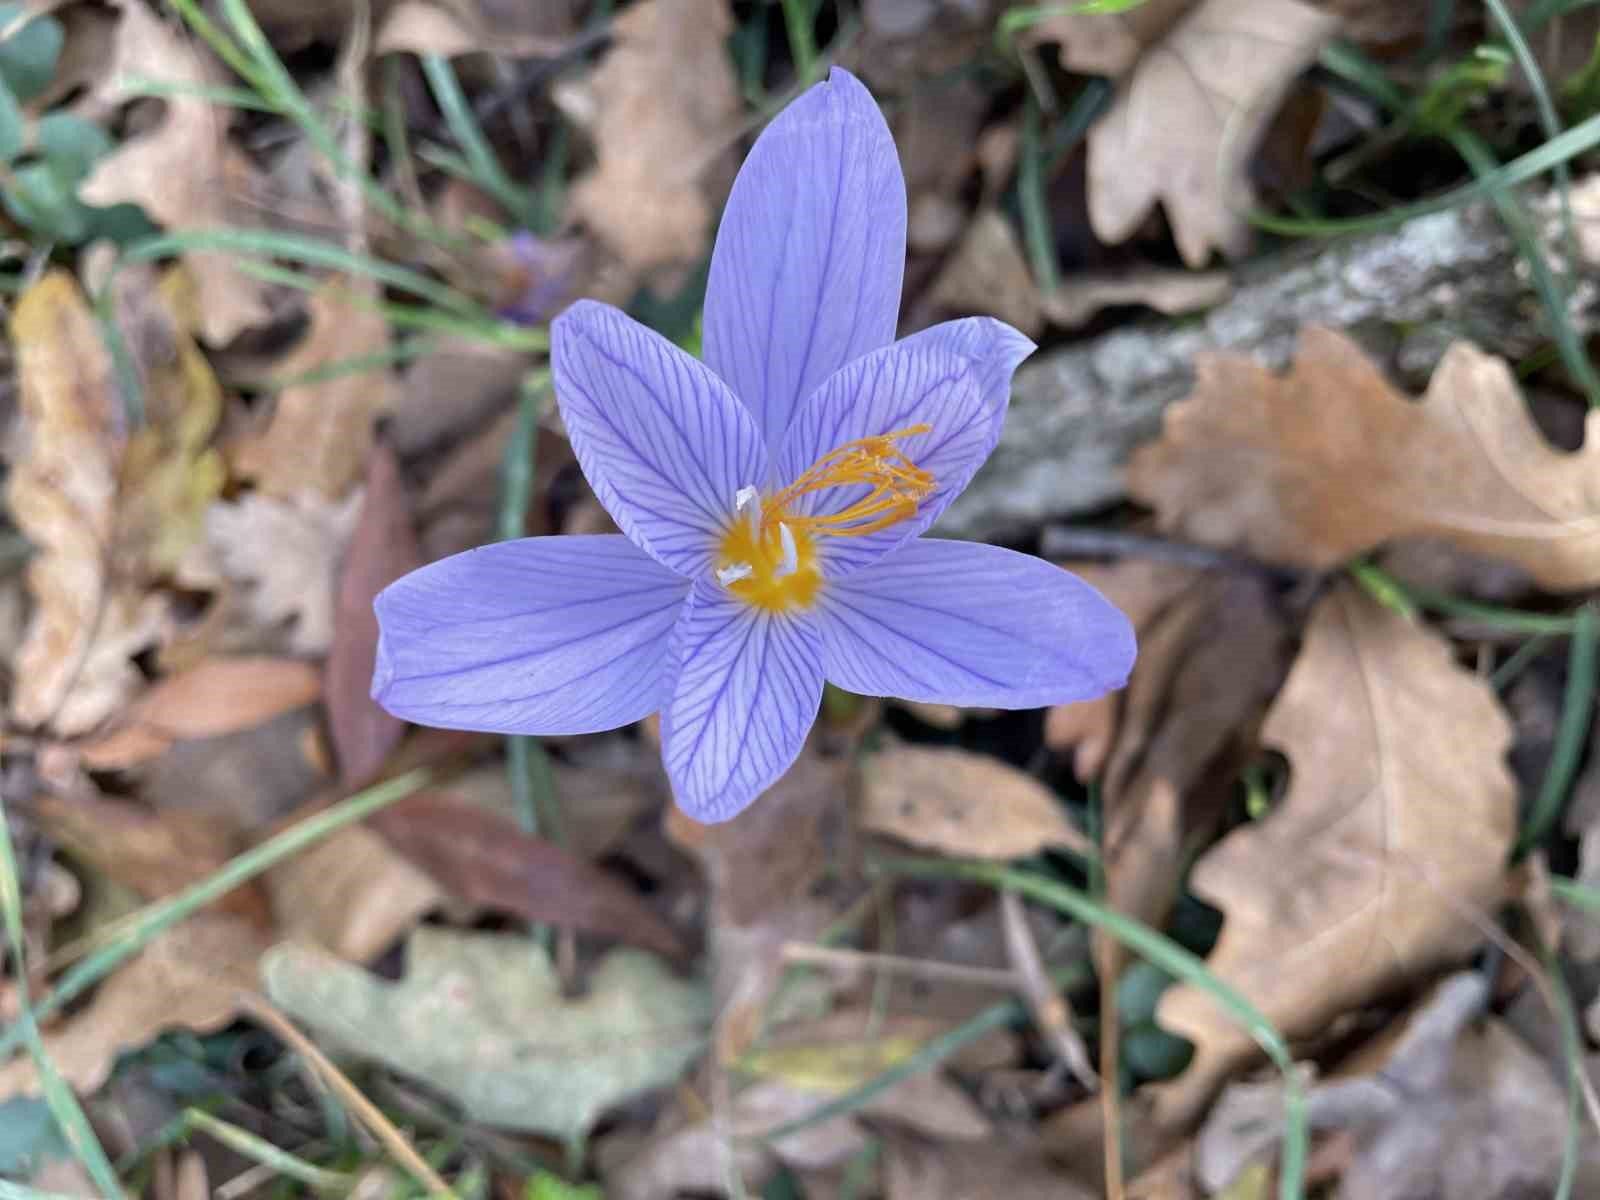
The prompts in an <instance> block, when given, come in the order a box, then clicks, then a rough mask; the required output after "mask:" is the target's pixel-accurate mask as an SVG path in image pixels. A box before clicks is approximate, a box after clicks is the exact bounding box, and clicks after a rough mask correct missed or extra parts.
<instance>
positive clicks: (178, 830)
mask: <svg viewBox="0 0 1600 1200" xmlns="http://www.w3.org/2000/svg"><path fill="white" fill-rule="evenodd" d="M30 811H31V812H32V813H33V815H34V819H35V820H37V822H38V824H39V828H40V829H42V830H44V831H45V832H47V833H48V834H49V835H50V837H51V838H52V839H53V840H54V841H56V842H58V843H60V845H61V846H63V847H64V848H66V849H67V850H69V851H71V853H72V854H73V856H74V857H75V858H76V859H78V860H80V861H81V862H82V863H84V864H87V865H88V866H89V867H91V868H93V869H94V870H96V871H98V872H100V873H101V874H102V875H104V876H105V877H106V878H108V879H110V880H113V881H114V882H116V883H118V884H121V885H122V886H124V887H127V888H131V889H132V890H133V891H134V892H136V893H138V895H139V896H140V897H142V898H143V899H145V900H160V899H163V898H165V897H167V896H171V895H173V894H174V893H176V892H179V891H182V890H183V889H184V888H186V887H188V886H190V885H191V884H195V883H199V882H200V881H201V880H202V879H205V878H207V877H208V876H210V875H213V874H215V873H216V872H217V871H219V870H221V869H222V867H223V866H224V865H225V864H226V863H227V862H228V860H229V859H231V858H232V857H233V856H234V854H235V853H236V852H237V851H238V849H239V846H238V845H237V844H236V842H235V841H234V839H233V837H232V836H231V834H230V832H229V830H228V829H227V828H226V826H225V825H224V824H223V823H222V822H221V821H218V820H216V819H215V818H211V817H207V816H206V815H204V814H201V813H188V812H152V811H150V810H149V809H146V808H144V807H142V806H140V805H137V804H133V803H131V802H129V801H126V800H114V799H112V798H110V797H108V796H104V795H101V794H100V793H99V792H98V791H96V790H95V788H94V786H93V785H92V784H90V783H89V782H88V781H87V780H80V781H78V782H77V784H76V785H75V786H73V787H72V789H71V791H70V793H67V794H60V793H57V792H54V791H43V792H39V793H37V794H36V795H35V796H34V799H33V803H32V805H31V809H30ZM215 909H216V911H219V912H226V913H231V914H232V915H234V916H236V917H240V918H242V919H243V920H245V921H248V922H249V923H250V924H251V925H252V926H254V927H255V928H257V929H267V928H269V927H270V926H271V924H272V921H271V917H270V914H269V913H268V911H267V903H266V896H265V894H264V893H263V892H262V891H261V889H260V887H259V886H258V885H256V884H253V883H252V884H247V885H245V886H243V887H239V888H235V889H234V890H233V891H230V892H229V893H228V894H227V895H225V896H223V897H222V898H221V899H220V900H218V901H217V902H216V905H215Z"/></svg>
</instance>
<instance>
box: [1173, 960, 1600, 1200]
mask: <svg viewBox="0 0 1600 1200" xmlns="http://www.w3.org/2000/svg"><path fill="white" fill-rule="evenodd" d="M1487 999H1488V993H1487V987H1486V985H1485V982H1484V979H1483V977H1482V976H1481V975H1477V974H1472V973H1465V972H1464V973H1461V974H1458V975H1453V976H1450V977H1449V978H1447V979H1445V980H1444V981H1442V982H1441V983H1440V984H1439V985H1438V986H1437V987H1435V988H1434V989H1432V991H1431V992H1430V993H1429V995H1428V996H1427V997H1425V998H1424V1000H1423V1001H1422V1002H1420V1003H1419V1004H1418V1005H1417V1006H1416V1007H1415V1008H1414V1009H1413V1010H1412V1011H1411V1012H1410V1013H1408V1014H1406V1015H1405V1016H1404V1017H1403V1018H1402V1019H1401V1021H1399V1022H1397V1023H1396V1025H1395V1027H1393V1028H1392V1029H1391V1030H1389V1031H1386V1032H1385V1034H1384V1035H1383V1036H1382V1038H1381V1039H1380V1043H1381V1044H1379V1045H1375V1046H1372V1047H1368V1048H1366V1049H1364V1050H1363V1051H1361V1052H1360V1053H1358V1054H1357V1056H1356V1061H1354V1062H1353V1063H1351V1064H1349V1065H1348V1066H1347V1067H1346V1068H1344V1069H1342V1070H1341V1071H1340V1073H1339V1074H1338V1075H1337V1076H1335V1077H1334V1078H1331V1079H1329V1080H1327V1081H1326V1082H1323V1083H1319V1084H1317V1085H1315V1086H1314V1087H1312V1088H1311V1089H1310V1090H1309V1092H1308V1094H1307V1097H1306V1099H1307V1107H1308V1117H1309V1119H1310V1121H1311V1124H1312V1127H1313V1128H1315V1129H1317V1130H1318V1131H1319V1132H1326V1133H1337V1132H1343V1133H1344V1134H1346V1135H1347V1136H1348V1137H1350V1138H1351V1140H1352V1142H1353V1153H1352V1155H1351V1157H1350V1161H1349V1163H1348V1165H1346V1167H1345V1169H1344V1171H1343V1172H1342V1178H1341V1179H1340V1183H1339V1188H1338V1191H1337V1193H1336V1195H1337V1196H1338V1197H1340V1198H1341V1200H1361V1198H1363V1197H1368V1196H1448V1197H1450V1198H1451V1200H1503V1198H1504V1197H1508V1196H1544V1195H1554V1194H1556V1191H1557V1180H1558V1179H1559V1177H1560V1174H1561V1155H1562V1142H1563V1140H1564V1137H1565V1134H1566V1124H1567V1112H1566V1096H1565V1095H1564V1094H1563V1091H1562V1088H1561V1087H1560V1085H1558V1084H1557V1082H1556V1080H1555V1079H1554V1078H1552V1076H1551V1074H1550V1071H1549V1069H1548V1067H1547V1066H1546V1065H1545V1064H1544V1063H1543V1062H1542V1061H1540V1059H1539V1057H1538V1055H1537V1054H1535V1053H1534V1052H1533V1050H1531V1049H1530V1048H1529V1047H1528V1046H1527V1045H1525V1044H1524V1043H1523V1042H1521V1041H1520V1040H1519V1039H1518V1038H1517V1037H1516V1035H1515V1034H1513V1033H1512V1032H1511V1031H1510V1029H1509V1028H1508V1027H1507V1026H1506V1025H1505V1024H1504V1023H1503V1022H1501V1021H1500V1020H1498V1019H1496V1018H1494V1017H1486V1016H1485V1014H1484V1010H1485V1005H1486V1001H1487ZM1282 1128H1283V1085H1282V1083H1281V1082H1280V1081H1276V1080H1274V1081H1271V1082H1266V1083H1259V1084H1234V1085H1231V1086H1230V1087H1229V1088H1228V1089H1227V1091H1225V1092H1224V1093H1223V1095H1222V1097H1221V1099H1220V1100H1219V1101H1218V1102H1217V1104H1216V1106H1215V1107H1214V1108H1213V1109H1212V1112H1211V1115H1210V1116H1209V1117H1208V1118H1207V1120H1206V1124H1205V1127H1204V1128H1203V1129H1202V1130H1201V1132H1200V1135H1199V1137H1198V1139H1197V1140H1196V1144H1195V1164H1196V1169H1197V1170H1196V1173H1197V1175H1198V1177H1199V1182H1200V1184H1201V1186H1202V1187H1203V1188H1204V1190H1205V1191H1206V1193H1207V1194H1211V1195H1215V1194H1218V1193H1220V1192H1222V1191H1223V1189H1225V1188H1226V1187H1227V1186H1228V1185H1229V1182H1230V1181H1232V1180H1236V1179H1238V1178H1239V1177H1240V1176H1241V1175H1242V1174H1243V1173H1244V1172H1245V1171H1247V1170H1248V1169H1249V1165H1250V1164H1252V1163H1256V1164H1260V1165H1263V1166H1264V1165H1266V1163H1265V1162H1264V1161H1263V1160H1267V1161H1270V1159H1269V1156H1270V1154H1271V1152H1272V1150H1273V1149H1274V1148H1275V1146H1276V1144H1277V1142H1278V1140H1279V1138H1280V1137H1281V1134H1282ZM1588 1157H1589V1160H1590V1161H1589V1162H1588V1163H1586V1164H1584V1165H1583V1166H1582V1167H1580V1174H1579V1182H1578V1183H1577V1186H1576V1187H1575V1188H1574V1189H1573V1194H1574V1195H1588V1194H1590V1192H1591V1191H1592V1190H1593V1188H1594V1187H1595V1186H1596V1184H1597V1182H1600V1175H1597V1172H1596V1168H1597V1166H1600V1163H1596V1162H1595V1160H1594V1158H1593V1155H1589V1156H1588Z"/></svg>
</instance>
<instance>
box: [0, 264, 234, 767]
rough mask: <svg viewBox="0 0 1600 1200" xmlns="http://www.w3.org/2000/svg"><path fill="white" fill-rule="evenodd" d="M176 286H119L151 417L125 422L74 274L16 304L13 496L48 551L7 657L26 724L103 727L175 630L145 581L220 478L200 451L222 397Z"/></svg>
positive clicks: (164, 568) (187, 535)
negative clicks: (140, 658)
mask: <svg viewBox="0 0 1600 1200" xmlns="http://www.w3.org/2000/svg"><path fill="white" fill-rule="evenodd" d="M181 293H182V283H181V277H180V276H177V275H169V276H168V279H167V281H166V282H164V283H162V284H161V285H160V286H159V287H151V288H149V289H147V290H145V291H144V292H143V294H142V295H139V296H137V297H132V298H130V297H128V296H119V301H122V300H128V301H129V303H126V304H124V303H119V305H118V309H119V312H118V316H119V324H120V325H121V326H122V333H123V335H124V337H125V338H126V340H127V342H128V344H129V346H130V358H131V360H132V365H133V368H134V370H135V371H136V372H137V373H138V375H139V382H140V391H141V394H142V397H143V400H144V409H145V418H146V419H145V422H144V423H143V424H142V425H141V426H140V427H139V428H138V429H137V430H136V431H135V432H133V433H131V434H130V433H129V432H128V428H127V421H126V416H125V413H124V410H123V396H122V392H121V389H120V388H119V387H118V386H117V383H116V380H115V375H114V371H113V366H112V359H111V355H110V352H109V350H108V349H107V347H106V345H105V343H104V341H103V339H102V334H101V330H100V328H99V326H98V324H97V322H96V319H95V317H94V314H93V313H92V312H91V311H90V308H89V305H88V303H87V301H86V300H85V299H84V296H83V294H82V292H81V291H79V289H78V285H77V284H76V283H75V282H74V281H73V279H72V277H71V276H70V275H68V274H66V273H65V272H60V271H55V272H51V273H50V274H47V275H46V276H44V277H43V278H42V279H40V280H39V282H38V283H36V284H34V285H33V286H32V287H30V288H29V289H28V290H27V291H26V292H25V293H24V294H23V295H22V297H21V298H20V299H19V300H18V302H17V305H16V308H15V310H14V311H13V313H12V316H11V322H10V334H11V338H12V341H13V344H14V345H15V346H16V347H17V375H18V381H19V385H20V386H19V390H20V393H21V395H20V399H21V405H20V407H21V419H20V422H19V434H18V450H17V454H16V465H15V468H14V470H13V471H12V474H11V478H10V480H9V481H8V483H7V488H6V497H7V500H8V502H9V503H10V506H11V511H12V514H13V519H14V520H15V521H16V523H17V526H18V528H19V529H21V530H22V532H23V533H24V534H25V535H26V536H27V538H28V539H29V541H31V542H32V543H33V544H34V545H35V546H37V547H38V548H39V551H40V553H39V554H38V555H37V556H36V557H35V558H34V559H33V561H32V562H31V563H29V566H28V573H27V579H28V588H29V590H30V592H31V593H32V594H33V599H34V604H35V609H34V614H33V617H32V620H31V621H30V623H29V626H28V631H27V634H26V636H25V639H24V641H23V644H22V646H21V648H20V649H19V650H18V652H17V655H16V658H15V660H14V676H15V679H16V685H15V689H14V691H13V693H12V699H11V707H12V715H13V717H14V719H15V720H17V721H18V722H19V723H21V724H24V725H30V726H40V725H49V726H50V727H51V728H52V729H53V730H54V732H56V733H58V734H61V735H64V736H72V735H75V734H79V733H83V732H86V731H87V730H89V729H92V728H94V727H95V726H96V725H98V724H99V723H100V722H101V721H103V720H104V719H105V718H106V717H107V716H109V715H110V714H111V713H113V712H114V711H116V709H117V708H118V707H119V706H120V705H121V704H123V703H124V702H125V701H126V700H127V698H128V697H129V696H130V695H132V694H133V692H134V691H135V690H136V689H137V688H138V687H139V685H140V683H141V678H140V675H139V673H138V671H137V670H136V669H135V668H134V666H133V664H132V661H131V659H132V656H133V655H134V654H137V653H139V652H140V651H142V650H145V649H148V648H149V647H150V646H152V645H154V644H156V643H157V642H159V641H161V640H163V639H164V637H165V636H166V635H167V633H168V632H169V629H170V622H169V604H168V601H167V599H166V597H165V596H164V595H163V594H162V593H159V592H156V591H153V590H152V585H153V584H154V583H155V582H156V581H157V579H158V577H161V576H164V575H166V574H168V573H170V572H171V570H172V569H173V568H174V567H175V566H176V564H177V562H178V560H179V559H180V558H182V557H183V555H184V554H185V553H186V552H187V551H188V549H189V548H190V546H191V544H193V543H194V541H195V539H196V538H197V537H198V536H199V522H198V515H199V513H200V512H201V511H203V509H204V507H205V506H206V505H207V504H209V503H210V502H211V500H212V498H213V497H214V496H215V495H216V493H217V491H218V489H219V488H220V487H221V484H222V469H221V461H220V459H219V458H218V457H217V455H216V454H215V452H214V451H212V450H210V449H208V448H207V442H208V441H209V439H210V437H211V433H212V430H213V429H214V428H215V426H216V422H217V418H218V415H219V413H220V410H221V403H222V401H221V394H220V391H219V389H218V386H217V383H216V380H215V378H214V377H213V376H212V374H211V372H210V369H209V368H208V367H207V366H206V364H205V360H204V358H203V357H201V355H200V352H199V350H198V348H197V347H195V345H194V344H193V342H192V341H190V340H189V337H188V331H187V328H186V327H185V322H184V321H183V319H182V316H181V313H180V312H178V311H176V309H177V307H178V306H179V305H180V304H181ZM130 314H134V315H136V316H137V318H138V319H137V321H136V322H135V321H130V320H129V317H130ZM130 326H132V327H131V328H130ZM129 335H132V336H129Z"/></svg>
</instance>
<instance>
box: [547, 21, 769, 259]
mask: <svg viewBox="0 0 1600 1200" xmlns="http://www.w3.org/2000/svg"><path fill="white" fill-rule="evenodd" d="M732 29H733V17H732V14H731V13H730V12H729V9H728V2H727V0H643V2H642V3H639V4H635V5H632V6H631V7H629V8H627V9H625V10H624V11H623V12H621V13H620V14H619V15H618V16H617V17H616V18H615V19H614V20H613V21H612V22H611V36H612V39H613V41H612V47H611V49H610V50H609V51H608V52H607V54H606V57H605V59H604V61H603V62H602V63H601V65H600V67H599V69H598V70H597V71H596V72H595V73H594V76H593V78H592V80H591V83H592V88H593V92H594V108H595V117H594V124H593V128H592V129H591V130H590V136H591V137H592V139H593V141H594V147H595V160H596V162H595V167H594V169H593V170H591V171H589V172H588V173H587V174H585V175H584V176H583V177H582V178H580V179H579V180H578V181H577V183H576V184H575V185H574V186H573V190H572V211H573V214H574V215H575V216H577V217H578V218H579V219H580V220H581V221H583V223H584V224H585V225H586V226H588V228H589V229H590V230H592V231H593V232H594V234H595V236H597V237H598V238H599V239H600V240H601V241H602V242H604V243H605V244H606V245H607V246H608V247H610V249H611V250H612V251H613V252H614V253H615V254H616V255H617V256H618V257H620V258H621V259H622V261H623V262H624V263H626V264H627V265H628V266H629V267H631V268H632V269H633V270H635V271H651V270H655V269H657V268H660V267H668V266H681V265H686V264H690V263H693V262H695V261H697V260H698V259H699V257H700V256H701V254H703V253H704V251H705V247H706V240H707V238H708V236H709V235H710V232H711V217H712V207H711V203H712V198H711V197H710V196H708V194H707V191H706V184H705V182H704V181H703V178H702V177H703V175H704V173H705V171H706V168H707V167H708V166H710V164H709V163H708V162H707V159H706V154H707V145H708V142H710V143H711V144H715V141H716V139H717V138H719V137H722V136H724V135H726V134H727V133H729V132H731V131H732V126H733V124H734V122H735V121H736V120H737V117H738V113H739V90H738V85H737V83H736V81H735V79H734V75H733V64H732V62H731V61H730V60H729V58H728V51H727V45H726V41H727V37H728V34H729V33H730V32H731V31H732Z"/></svg>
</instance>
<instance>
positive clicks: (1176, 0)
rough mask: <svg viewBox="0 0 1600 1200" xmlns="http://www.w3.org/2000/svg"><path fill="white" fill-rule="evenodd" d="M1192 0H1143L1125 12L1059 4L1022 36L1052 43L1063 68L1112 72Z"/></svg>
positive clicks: (1154, 38)
mask: <svg viewBox="0 0 1600 1200" xmlns="http://www.w3.org/2000/svg"><path fill="white" fill-rule="evenodd" d="M1193 4H1194V0H1145V2H1144V3H1143V4H1137V5H1135V6H1134V7H1132V8H1130V9H1129V10H1128V11H1127V12H1121V13H1086V12H1071V11H1070V8H1071V7H1072V6H1062V9H1063V10H1062V11H1058V12H1055V13H1053V14H1052V15H1050V16H1047V17H1045V18H1044V19H1043V20H1041V21H1037V22H1035V23H1034V24H1032V25H1030V26H1029V27H1028V29H1027V31H1026V32H1025V33H1024V34H1023V35H1022V40H1023V42H1024V43H1025V44H1027V45H1030V46H1039V45H1048V44H1052V43H1053V44H1054V45H1055V47H1056V53H1057V55H1058V56H1059V57H1060V59H1061V66H1062V68H1063V69H1064V70H1067V71H1074V72H1077V73H1078V74H1081V75H1107V76H1111V77H1113V78H1114V77H1116V76H1118V75H1121V74H1122V73H1123V72H1125V71H1126V70H1127V69H1128V68H1129V67H1131V66H1133V64H1134V63H1135V62H1136V61H1138V58H1139V55H1141V54H1142V53H1144V50H1145V47H1146V46H1148V45H1150V44H1151V43H1152V42H1155V41H1158V40H1160V38H1161V37H1162V36H1163V35H1164V34H1166V33H1167V32H1168V31H1169V30H1170V29H1171V28H1172V26H1173V25H1174V24H1175V23H1176V22H1177V21H1178V19H1179V18H1180V17H1182V16H1183V14H1184V13H1185V12H1186V11H1187V10H1188V9H1189V8H1190V7H1191V6H1192V5H1193Z"/></svg>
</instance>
